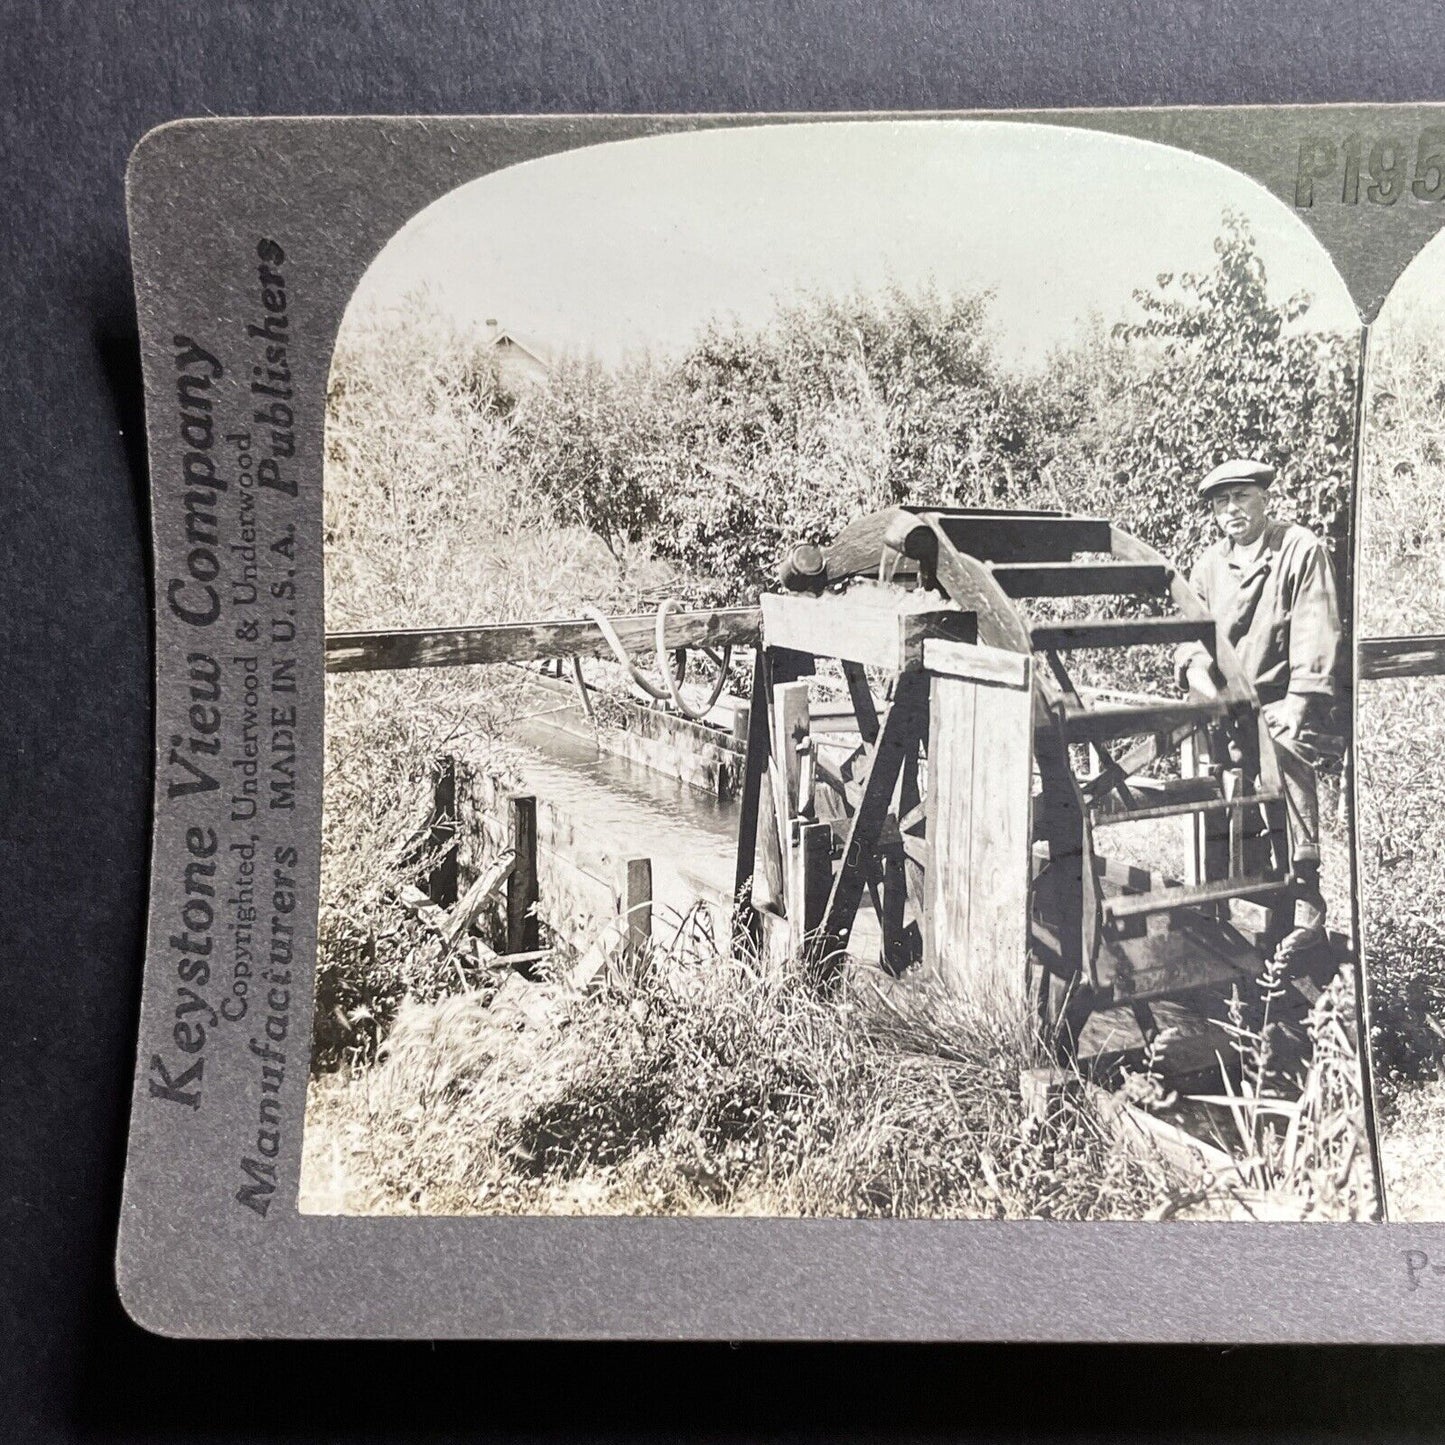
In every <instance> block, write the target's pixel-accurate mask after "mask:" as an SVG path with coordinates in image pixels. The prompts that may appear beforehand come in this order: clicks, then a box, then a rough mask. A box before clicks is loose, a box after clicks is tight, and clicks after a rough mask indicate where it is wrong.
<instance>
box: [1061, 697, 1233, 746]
mask: <svg viewBox="0 0 1445 1445" xmlns="http://www.w3.org/2000/svg"><path fill="white" fill-rule="evenodd" d="M1228 716H1229V704H1228V703H1227V702H1226V701H1225V700H1224V699H1223V698H1210V699H1208V700H1205V701H1198V702H1170V701H1160V702H1157V703H1144V704H1133V703H1130V704H1126V705H1122V706H1114V705H1110V704H1105V705H1103V706H1096V707H1085V708H1073V707H1070V708H1067V709H1066V710H1065V712H1064V730H1065V732H1066V734H1067V736H1068V739H1069V741H1070V742H1071V743H1104V742H1109V741H1110V740H1111V739H1114V738H1130V737H1138V736H1139V735H1140V734H1143V733H1165V732H1169V731H1170V730H1171V729H1173V728H1176V727H1181V726H1183V725H1184V724H1186V723H1188V724H1191V725H1193V726H1196V727H1197V726H1198V725H1199V724H1201V723H1206V722H1217V721H1219V720H1220V719H1222V718H1226V717H1228Z"/></svg>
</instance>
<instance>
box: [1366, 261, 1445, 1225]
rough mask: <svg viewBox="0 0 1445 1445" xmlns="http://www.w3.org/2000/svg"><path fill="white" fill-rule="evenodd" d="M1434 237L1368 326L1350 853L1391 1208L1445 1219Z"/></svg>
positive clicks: (1440, 521)
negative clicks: (1356, 873) (1355, 826)
mask: <svg viewBox="0 0 1445 1445" xmlns="http://www.w3.org/2000/svg"><path fill="white" fill-rule="evenodd" d="M1442 287H1445V249H1442V248H1441V245H1440V243H1439V241H1438V240H1437V241H1433V242H1431V244H1430V245H1428V246H1427V247H1425V249H1424V250H1422V251H1421V253H1420V254H1419V255H1418V256H1417V257H1416V258H1415V260H1414V261H1413V262H1412V263H1411V264H1410V266H1409V268H1408V269H1407V270H1406V271H1405V273H1404V275H1402V276H1401V278H1400V280H1399V281H1398V282H1397V283H1396V285H1395V288H1394V289H1393V290H1392V292H1391V293H1390V296H1389V299H1388V300H1387V301H1386V303H1385V306H1384V308H1383V309H1382V310H1381V312H1380V317H1379V320H1378V321H1377V322H1376V324H1375V326H1374V328H1373V330H1374V336H1373V338H1372V342H1371V360H1370V365H1369V368H1368V384H1367V395H1368V407H1369V410H1368V416H1367V422H1366V426H1365V438H1366V457H1365V460H1366V469H1365V473H1364V481H1363V487H1362V493H1361V505H1360V553H1359V572H1360V585H1359V596H1360V605H1359V613H1358V615H1359V631H1360V634H1361V638H1362V643H1361V669H1360V671H1361V686H1360V690H1359V712H1358V724H1357V730H1358V738H1359V749H1358V751H1359V792H1358V796H1359V804H1358V807H1359V854H1360V858H1359V862H1360V882H1361V889H1360V906H1361V914H1362V922H1363V930H1364V959H1365V974H1366V981H1367V993H1368V999H1369V1017H1370V1040H1371V1057H1372V1059H1373V1063H1374V1079H1375V1097H1376V1100H1377V1102H1378V1113H1379V1144H1380V1159H1381V1165H1382V1169H1383V1173H1384V1184H1385V1193H1386V1198H1387V1200H1388V1205H1389V1214H1390V1218H1392V1219H1396V1220H1401V1221H1414V1220H1429V1219H1433V1220H1439V1219H1445V1074H1442V1064H1445V895H1442V892H1441V872H1440V865H1441V858H1442V850H1445V809H1442V803H1445V791H1442V777H1445V774H1442V768H1441V751H1442V748H1445V723H1442V720H1441V719H1442V714H1441V704H1442V700H1445V692H1442V682H1441V677H1440V674H1441V672H1442V670H1445V647H1442V645H1441V634H1442V633H1445V602H1442V597H1445V591H1442V584H1445V514H1442V507H1441V498H1442V496H1445V490H1442V488H1445V289H1442Z"/></svg>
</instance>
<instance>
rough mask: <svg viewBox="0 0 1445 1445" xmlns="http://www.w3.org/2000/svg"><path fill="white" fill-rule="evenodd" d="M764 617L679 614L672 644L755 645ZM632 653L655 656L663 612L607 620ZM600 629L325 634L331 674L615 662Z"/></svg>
mask: <svg viewBox="0 0 1445 1445" xmlns="http://www.w3.org/2000/svg"><path fill="white" fill-rule="evenodd" d="M760 617H761V614H760V613H759V612H758V609H757V608H755V607H713V608H707V609H704V610H701V611H695V612H673V613H670V614H669V615H668V618H667V622H666V624H665V626H666V637H667V647H668V648H669V649H671V648H676V647H702V646H713V647H716V646H719V645H721V644H722V643H725V642H731V643H753V642H756V641H757V637H758V626H759V622H760ZM609 620H610V621H611V623H612V627H613V629H614V630H615V631H616V633H617V636H618V639H619V640H620V641H621V642H622V644H623V646H624V647H626V648H627V650H628V652H629V653H633V652H635V653H640V654H644V655H646V656H649V657H651V656H654V655H655V653H656V650H657V614H656V613H653V612H648V613H642V614H639V615H635V616H628V617H613V618H610V619H609ZM611 655H612V649H611V647H610V646H609V644H608V642H607V639H606V638H605V637H604V636H603V635H602V629H601V628H600V627H598V626H597V624H596V623H595V622H593V621H592V620H591V619H589V618H585V617H570V618H563V619H560V620H557V621H552V622H504V623H490V624H485V625H481V626H476V627H413V628H403V629H396V630H391V631H384V632H333V633H328V634H327V637H326V671H327V672H375V671H379V670H385V669H394V668H412V667H466V666H471V665H473V664H477V663H493V662H530V661H533V660H535V659H537V658H542V657H610V656H611Z"/></svg>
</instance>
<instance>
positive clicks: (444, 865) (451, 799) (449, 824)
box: [426, 755, 460, 908]
mask: <svg viewBox="0 0 1445 1445" xmlns="http://www.w3.org/2000/svg"><path fill="white" fill-rule="evenodd" d="M427 852H429V853H430V854H432V855H433V857H434V858H435V859H436V861H435V862H434V863H433V864H432V868H431V872H430V873H429V874H428V875H427V884H426V891H427V893H428V894H429V895H430V897H431V900H432V902H433V903H439V904H441V906H442V907H443V908H450V907H451V906H452V905H453V904H454V903H455V902H456V901H457V892H458V888H459V886H460V885H459V882H458V879H457V760H456V759H455V758H454V757H451V756H450V755H448V756H446V757H443V758H441V759H439V760H438V763H437V769H436V775H435V779H434V781H433V788H432V811H431V823H430V826H429V830H428V834H427Z"/></svg>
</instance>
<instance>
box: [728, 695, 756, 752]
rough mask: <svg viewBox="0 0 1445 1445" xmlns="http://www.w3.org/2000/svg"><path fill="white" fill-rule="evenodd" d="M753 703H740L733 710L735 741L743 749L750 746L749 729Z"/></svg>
mask: <svg viewBox="0 0 1445 1445" xmlns="http://www.w3.org/2000/svg"><path fill="white" fill-rule="evenodd" d="M752 716H753V708H752V704H751V703H746V702H740V703H738V704H737V706H736V707H734V708H733V741H734V742H735V743H740V744H741V745H742V746H743V747H747V745H748V728H749V726H750V724H751V722H752Z"/></svg>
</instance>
